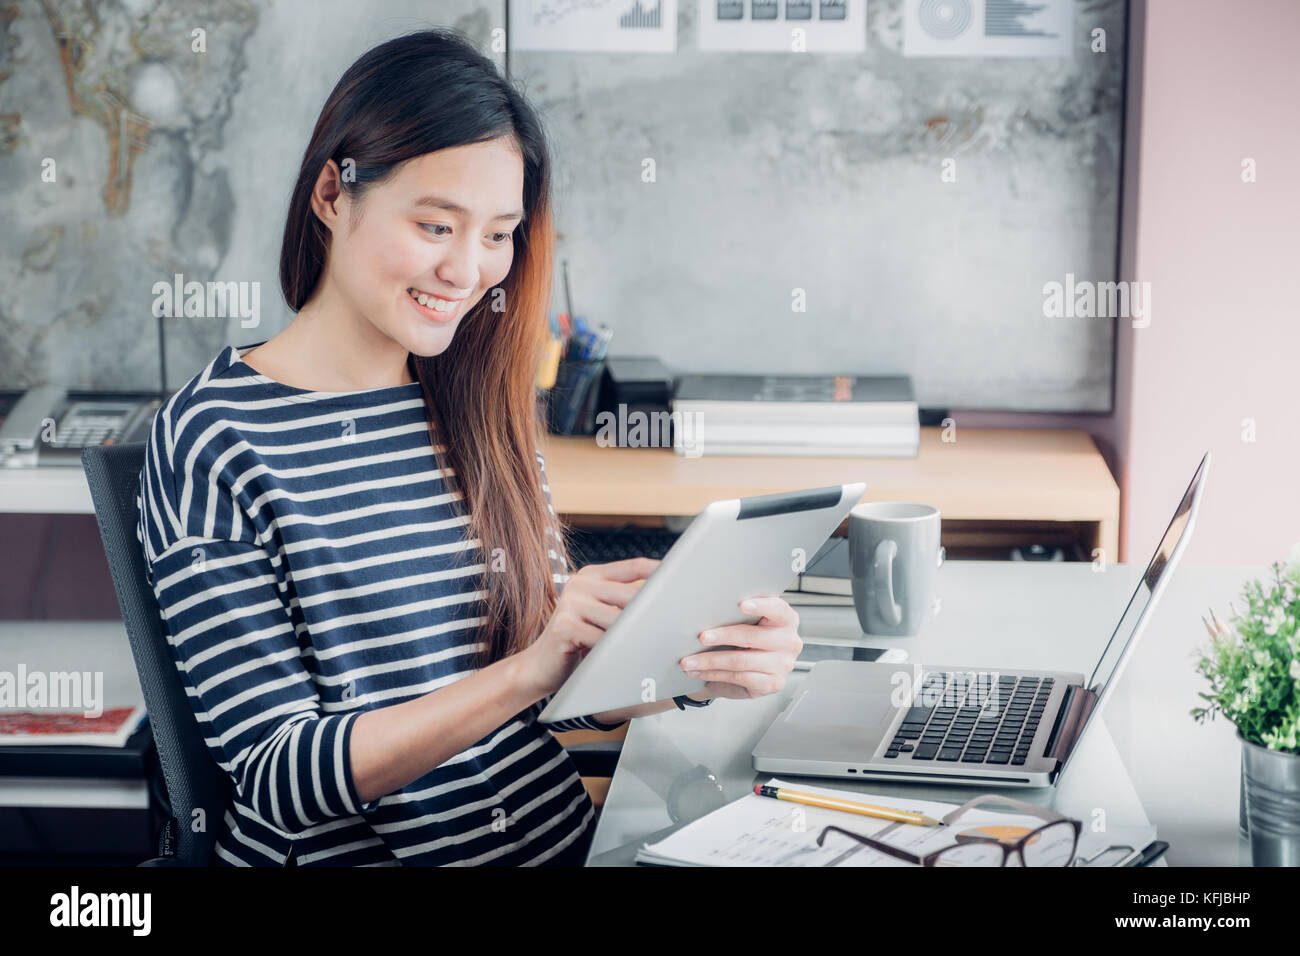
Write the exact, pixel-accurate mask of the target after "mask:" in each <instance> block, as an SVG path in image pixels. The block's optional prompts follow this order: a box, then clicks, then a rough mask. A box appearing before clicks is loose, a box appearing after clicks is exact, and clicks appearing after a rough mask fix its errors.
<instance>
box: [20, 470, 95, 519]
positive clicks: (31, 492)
mask: <svg viewBox="0 0 1300 956" xmlns="http://www.w3.org/2000/svg"><path fill="white" fill-rule="evenodd" d="M94 513H95V508H94V506H93V505H92V504H91V501H90V485H89V484H87V482H86V473H85V472H84V471H82V469H81V466H80V465H78V466H77V467H75V468H73V467H63V466H60V467H50V466H46V467H44V468H3V467H0V514H49V515H89V514H94Z"/></svg>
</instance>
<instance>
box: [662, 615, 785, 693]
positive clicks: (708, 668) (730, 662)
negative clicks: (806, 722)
mask: <svg viewBox="0 0 1300 956" xmlns="http://www.w3.org/2000/svg"><path fill="white" fill-rule="evenodd" d="M751 604H752V609H751V606H750V605H751ZM740 610H741V611H742V612H744V613H745V614H761V615H762V617H761V618H760V619H759V621H758V623H757V624H729V625H727V626H725V627H714V628H710V629H709V630H707V631H703V632H701V633H700V636H699V640H700V650H699V651H697V652H695V653H693V654H691V655H689V656H688V657H683V658H682V660H681V664H682V670H684V671H686V673H687V674H689V675H691V676H692V677H697V678H699V679H700V680H703V681H708V683H707V685H706V686H705V688H704V692H705V693H708V694H709V695H710V696H712V697H733V698H739V699H742V700H744V699H747V698H750V697H762V696H764V695H766V694H774V693H776V692H777V691H779V690H780V689H781V688H783V687H784V686H785V677H786V675H787V674H789V673H790V671H791V670H793V669H794V662H795V658H797V657H798V656H799V652H800V651H801V650H803V640H802V639H801V638H800V637H799V633H798V629H799V615H798V614H796V613H795V611H794V608H792V607H791V606H790V605H789V604H787V603H786V602H785V601H784V600H782V599H781V598H779V597H756V598H750V599H749V600H747V601H741V602H740ZM710 634H714V635H716V639H714V640H712V641H710V640H708V639H707V638H708V636H709V635H710ZM712 644H723V645H726V644H731V645H735V646H738V647H741V648H743V650H734V651H732V650H726V651H720V650H709V647H710V645H712ZM696 693H699V692H695V693H692V695H691V696H692V697H694V696H695V694H696Z"/></svg>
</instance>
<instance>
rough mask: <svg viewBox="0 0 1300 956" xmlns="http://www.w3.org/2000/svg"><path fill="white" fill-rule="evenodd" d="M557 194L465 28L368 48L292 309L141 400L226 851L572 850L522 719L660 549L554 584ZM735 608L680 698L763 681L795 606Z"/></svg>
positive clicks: (778, 669)
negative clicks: (221, 797) (544, 390)
mask: <svg viewBox="0 0 1300 956" xmlns="http://www.w3.org/2000/svg"><path fill="white" fill-rule="evenodd" d="M549 189H550V170H549V164H548V159H547V151H546V145H545V142H544V139H543V134H542V130H541V128H540V124H539V122H538V119H537V117H536V115H535V114H534V112H533V111H532V109H531V108H530V106H529V105H528V104H527V103H526V102H525V101H524V99H523V98H522V97H521V96H520V94H519V93H518V92H516V91H515V90H514V89H513V88H512V87H511V86H509V85H508V84H507V83H506V82H504V81H503V80H502V79H501V78H500V77H499V75H498V74H497V72H496V70H495V68H494V67H493V65H492V63H491V62H490V61H489V60H487V59H486V58H484V57H482V56H481V55H479V54H478V53H477V52H476V51H475V50H474V49H473V48H472V47H470V46H468V45H467V44H466V43H465V42H464V41H463V40H461V39H460V38H458V36H457V35H456V34H454V33H452V32H450V31H441V30H437V31H426V32H421V33H416V34H413V35H409V36H405V37H401V38H399V39H396V40H392V41H390V42H388V43H385V44H382V45H381V46H378V47H376V48H375V49H372V50H370V51H369V52H368V53H366V54H365V55H364V56H362V57H361V58H360V59H359V60H358V61H357V62H356V63H355V64H353V65H352V67H351V68H349V69H348V71H347V73H346V74H345V75H344V76H343V78H342V79H341V80H340V81H339V83H338V85H337V86H336V87H335V88H334V91H333V92H332V93H331V94H330V97H329V100H328V101H327V102H326V104H325V106H324V108H323V109H322V111H321V114H320V117H319V119H318V120H317V123H316V127H315V130H314V132H313V133H312V137H311V142H310V143H309V144H308V146H307V150H306V153H305V154H304V156H303V161H302V166H301V169H300V171H299V175H298V179H297V182H296V184H295V186H294V190H293V194H292V196H291V197H290V203H289V212H288V221H287V224H286V226H285V231H284V239H283V245H282V248H281V257H280V278H281V285H282V288H283V291H284V295H285V297H286V299H287V300H288V302H289V305H290V307H291V308H292V309H293V310H294V311H295V312H296V313H297V315H296V316H295V318H294V319H293V321H292V322H291V323H290V324H289V326H288V327H287V328H286V329H285V330H284V331H283V332H281V333H280V334H279V335H277V336H275V337H274V338H272V339H271V340H269V341H267V342H264V343H260V344H258V345H256V346H255V347H252V348H247V349H236V348H233V347H231V348H227V349H226V350H225V351H224V352H222V354H221V355H219V356H218V357H217V358H216V359H215V360H214V361H213V362H212V363H211V364H210V365H209V366H208V367H207V368H205V369H204V370H203V371H202V372H201V373H200V374H199V375H198V376H196V377H195V378H194V379H193V380H192V381H191V382H189V383H188V384H187V385H186V386H185V387H184V388H182V389H181V390H180V391H179V392H178V393H177V394H176V396H175V397H174V398H172V399H171V401H170V402H169V403H168V404H167V405H166V406H165V407H164V408H163V409H162V410H161V411H160V413H159V415H158V417H157V420H156V422H155V424H154V428H153V433H152V437H151V439H150V447H149V449H148V451H147V455H146V465H145V469H144V473H143V475H142V479H141V481H142V483H141V528H140V533H141V540H142V543H143V546H144V549H145V554H146V557H147V560H148V563H149V568H150V577H151V583H152V585H153V588H154V590H155V593H156V594H157V595H158V600H159V604H160V605H161V607H162V610H163V615H164V618H165V620H166V624H167V630H168V634H169V640H170V643H171V646H172V648H173V652H174V656H175V658H176V662H177V666H178V667H179V669H180V671H181V674H182V676H183V678H184V680H185V682H186V685H187V688H188V692H189V696H190V700H191V702H192V704H193V706H194V709H195V713H196V715H197V717H198V719H199V722H200V725H201V727H202V729H203V732H204V736H205V739H206V740H207V743H208V746H209V748H210V749H211V751H212V754H213V756H214V757H215V758H216V760H217V762H218V763H219V764H220V766H221V767H222V768H223V769H225V770H226V771H227V772H229V773H230V774H231V777H232V779H233V781H234V784H235V796H234V800H233V803H232V805H231V806H230V807H228V808H225V813H224V819H223V820H222V823H221V826H220V829H219V834H218V839H217V844H216V861H217V862H218V863H221V864H231V865H283V864H285V863H286V862H289V861H290V860H292V862H293V863H294V864H296V865H306V864H334V865H395V864H481V863H491V864H507V865H534V864H543V863H561V864H580V863H581V862H582V861H583V859H584V858H585V852H586V848H587V846H588V844H589V842H590V838H591V829H592V826H591V824H592V820H593V817H594V810H593V807H592V805H591V802H590V800H589V799H588V797H587V793H586V790H585V789H584V787H583V785H582V783H581V781H580V780H579V778H578V776H577V774H576V772H575V769H574V766H573V763H572V761H571V760H570V759H569V757H568V756H567V754H566V753H565V752H564V750H563V748H562V747H561V746H560V745H559V742H558V741H557V740H556V739H555V737H554V735H553V734H552V733H551V732H550V729H548V728H547V727H546V726H543V725H540V724H539V723H538V722H537V716H538V714H539V713H540V712H541V709H542V708H543V707H545V705H546V703H547V701H548V699H549V698H550V696H551V695H552V694H553V693H554V692H555V691H556V690H557V689H558V688H559V686H560V685H561V684H562V683H563V682H564V680H565V678H566V677H567V676H568V675H569V673H570V672H571V671H572V670H573V668H574V667H575V666H576V665H577V662H578V661H579V660H580V659H581V658H582V656H583V655H584V654H585V653H586V652H587V650H588V649H590V647H591V646H592V644H594V642H595V641H596V640H598V639H599V637H600V636H601V634H602V633H603V632H604V630H605V629H606V628H608V627H609V625H610V624H611V623H612V622H613V620H614V618H615V617H616V616H617V615H618V613H619V610H620V609H621V608H622V607H624V606H625V605H626V603H627V602H628V600H629V599H630V598H631V597H632V595H633V594H634V593H635V592H636V589H637V587H638V582H640V581H641V580H642V579H643V578H645V577H646V576H647V575H648V574H649V573H650V572H651V571H652V570H653V569H654V567H655V564H656V562H654V561H651V560H649V559H633V560H629V561H619V562H615V563H611V564H605V565H594V566H588V567H584V568H582V569H581V570H580V571H578V572H577V573H575V574H574V575H573V576H572V577H569V576H568V575H567V573H566V569H567V562H566V560H565V548H564V543H563V540H562V538H561V537H560V536H559V534H558V532H557V531H556V530H555V527H554V526H555V525H556V524H558V520H557V519H556V517H555V512H554V510H553V509H552V508H551V502H550V493H549V488H548V486H547V485H546V484H545V463H544V461H543V460H542V456H541V454H540V452H539V451H538V444H539V441H538V439H539V432H538V428H539V425H538V422H539V416H538V415H537V408H536V404H535V393H534V384H533V383H534V377H535V373H536V369H537V366H538V360H539V351H538V350H539V348H540V343H541V341H542V328H543V326H544V324H545V322H546V310H547V307H548V303H549V297H550V288H549V287H550V277H551V271H552V244H553V233H552V225H551V214H550V207H549ZM559 585H564V586H563V588H562V591H561V589H560V588H559ZM754 613H757V614H761V615H763V617H762V619H761V620H760V622H759V624H757V625H753V626H750V625H736V626H732V627H727V628H721V629H719V630H720V632H721V633H720V637H719V641H720V643H725V644H731V645H740V646H743V647H746V648H747V650H744V651H715V652H711V653H710V652H708V651H707V644H706V643H704V642H703V641H704V638H703V637H702V638H701V640H702V643H701V650H702V651H703V652H704V653H701V654H699V655H695V656H696V657H699V658H702V660H701V661H699V662H696V661H694V660H691V659H687V660H686V661H684V662H683V667H685V668H687V670H688V671H689V672H690V673H692V674H694V675H696V676H698V677H699V678H701V679H702V680H704V681H706V682H707V684H706V685H705V686H704V688H703V689H702V690H701V691H698V692H696V693H694V694H691V695H690V697H691V698H692V700H693V701H694V702H696V703H702V702H706V701H708V700H711V699H712V698H714V697H719V696H721V697H734V698H745V697H754V696H758V695H762V694H767V693H771V692H773V691H775V690H777V689H779V688H780V687H781V686H782V684H783V683H784V678H785V675H786V674H788V673H789V671H790V670H791V668H792V666H793V662H794V658H795V657H796V656H797V654H798V652H799V649H800V647H801V642H800V640H799V637H798V635H797V633H796V627H797V624H798V619H797V617H796V616H795V614H794V612H793V611H792V610H791V609H790V607H789V606H788V605H787V604H786V603H785V602H784V601H782V600H780V599H779V598H759V599H757V606H756V608H755V611H754ZM685 703H686V702H685V701H682V704H679V705H678V706H683V705H684V704H685ZM673 707H674V701H660V702H656V703H651V704H643V705H640V706H637V707H630V708H626V709H623V710H617V711H610V712H606V713H601V714H595V715H591V716H589V717H584V718H578V719H575V720H570V721H565V722H563V723H562V724H554V725H551V726H552V727H558V728H561V729H576V728H590V729H600V730H609V729H613V728H614V727H617V726H618V725H620V724H621V723H622V722H624V721H625V720H628V719H629V718H632V717H636V716H641V715H645V714H654V713H660V712H662V711H665V710H669V709H672V708H673Z"/></svg>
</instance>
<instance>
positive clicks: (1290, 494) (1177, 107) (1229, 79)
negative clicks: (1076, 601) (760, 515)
mask: <svg viewBox="0 0 1300 956" xmlns="http://www.w3.org/2000/svg"><path fill="white" fill-rule="evenodd" d="M1131 38H1132V41H1133V42H1132V48H1131V55H1130V60H1129V84H1130V85H1129V100H1128V104H1129V105H1128V109H1129V113H1128V133H1127V136H1128V141H1127V148H1126V169H1125V183H1124V197H1125V199H1124V206H1125V208H1124V215H1123V219H1124V234H1123V240H1122V242H1121V260H1122V267H1121V276H1120V278H1122V279H1128V280H1135V281H1139V282H1150V283H1151V302H1152V309H1151V324H1150V326H1149V327H1147V328H1142V329H1134V328H1132V327H1131V324H1130V323H1129V322H1124V321H1121V322H1120V324H1119V338H1118V341H1117V346H1116V352H1117V355H1116V409H1115V414H1114V415H1112V416H1097V415H1041V416H1030V415H1011V414H996V413H976V412H965V413H962V414H961V415H960V417H959V419H958V420H959V421H960V422H962V423H963V424H965V425H968V426H975V427H978V426H979V425H987V426H998V425H1000V426H1018V427H1052V428H1060V427H1074V428H1084V429H1086V430H1088V431H1089V432H1090V433H1091V434H1092V435H1093V437H1094V438H1095V439H1096V440H1097V441H1098V444H1099V446H1100V447H1101V448H1102V450H1103V453H1104V454H1106V457H1107V461H1108V462H1109V464H1110V465H1111V469H1112V471H1114V472H1116V473H1117V476H1118V481H1119V485H1120V490H1121V497H1122V501H1123V506H1122V507H1123V514H1122V519H1121V559H1122V560H1125V561H1145V560H1146V559H1147V557H1149V551H1150V550H1151V549H1152V548H1153V547H1154V544H1155V542H1156V541H1157V540H1158V538H1159V536H1160V534H1161V533H1162V532H1163V531H1164V526H1165V523H1166V522H1167V521H1168V520H1169V515H1170V513H1171V512H1172V510H1173V506H1174V504H1175V503H1176V501H1177V499H1178V496H1179V494H1180V493H1181V492H1182V490H1183V488H1184V487H1185V486H1186V483H1187V480H1188V479H1189V478H1190V477H1191V474H1192V471H1193V469H1194V468H1195V466H1196V463H1197V461H1198V460H1199V459H1200V456H1201V454H1202V453H1203V452H1205V451H1207V450H1208V451H1210V452H1212V453H1213V457H1214V462H1213V465H1212V466H1211V471H1210V475H1209V479H1208V481H1207V484H1206V494H1205V499H1204V500H1203V502H1202V508H1201V514H1200V517H1199V519H1198V524H1197V530H1196V535H1195V538H1194V539H1193V541H1192V544H1191V546H1190V547H1189V549H1188V551H1187V555H1186V560H1187V561H1189V562H1201V563H1213V564H1220V563H1223V564H1230V563H1245V564H1256V563H1261V564H1264V563H1269V562H1271V561H1273V560H1277V559H1281V558H1282V557H1283V556H1284V555H1285V554H1286V552H1287V550H1288V549H1289V548H1290V546H1291V545H1292V544H1294V543H1296V542H1298V541H1300V165H1298V164H1300V122H1298V120H1300V54H1298V53H1297V51H1298V50H1300V2H1297V0H1246V2H1237V3H1231V4H1228V3H1224V2H1223V0H1134V2H1133V23H1132V30H1131ZM1247 157H1249V158H1252V159H1254V160H1255V163H1256V174H1257V181H1256V182H1255V183H1252V184H1246V183H1243V182H1242V180H1241V163H1242V160H1243V159H1245V158H1247ZM1245 419H1253V422H1254V432H1255V441H1253V442H1247V441H1243V440H1242V437H1243V429H1244V427H1246V426H1243V420H1245Z"/></svg>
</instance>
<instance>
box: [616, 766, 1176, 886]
mask: <svg viewBox="0 0 1300 956" xmlns="http://www.w3.org/2000/svg"><path fill="white" fill-rule="evenodd" d="M767 782H768V783H769V784H770V785H771V786H775V787H786V788H788V789H791V790H798V791H801V792H803V793H812V794H818V795H820V796H827V797H838V798H840V799H845V800H853V801H856V802H859V803H870V804H874V805H875V806H880V807H891V808H894V809H898V810H914V811H919V812H921V813H924V814H927V815H928V816H932V817H934V818H935V819H941V818H942V817H943V816H944V815H945V814H947V813H950V812H951V811H952V810H955V809H956V808H957V806H958V804H954V803H939V802H936V801H932V800H914V799H910V798H900V797H896V796H885V795H883V794H871V793H859V792H857V791H850V790H834V789H830V788H827V787H814V786H809V785H807V784H805V783H803V782H799V783H791V782H789V781H785V780H778V779H776V778H773V779H771V780H769V781H767ZM1043 822H1044V821H1043V819H1042V818H1041V817H1037V816H1033V815H1022V814H1016V813H1006V812H1000V811H994V810H982V809H980V810H972V811H968V812H967V813H965V814H963V815H962V818H961V821H960V822H959V823H958V825H957V827H956V831H960V830H967V829H973V828H974V827H977V826H981V825H985V824H990V823H997V824H1001V825H1004V826H1023V827H1026V828H1028V829H1036V828H1037V827H1040V826H1042V825H1043ZM825 826H838V827H843V828H844V829H846V830H851V831H853V832H855V833H861V834H863V835H864V836H871V837H874V838H876V839H878V840H883V841H885V842H886V843H889V844H891V845H893V846H897V847H901V848H903V849H906V850H908V851H910V852H912V853H915V854H917V855H918V856H925V855H926V854H927V853H930V852H932V851H934V850H938V849H941V848H942V847H946V846H949V845H951V844H952V843H953V842H954V832H955V830H954V828H950V827H921V826H914V825H912V824H907V823H894V822H892V821H889V820H880V819H877V818H875V817H867V816H862V815H861V814H857V813H846V812H844V811H842V810H826V809H823V808H821V807H809V806H804V805H802V804H798V803H790V802H789V801H785V800H775V799H773V798H771V797H760V796H758V795H757V794H755V793H749V794H746V795H745V796H743V797H741V798H740V799H739V800H734V801H732V802H731V803H729V804H727V805H726V806H725V807H721V808H719V809H717V810H715V811H713V812H712V813H710V814H708V815H707V816H704V817H701V818H700V819H698V820H695V821H694V822H692V823H688V824H687V825H686V826H684V827H682V828H681V829H679V830H677V831H676V832H675V833H673V834H671V835H669V836H668V837H665V838H664V839H662V840H660V841H658V842H657V843H653V844H649V843H648V844H644V845H643V846H642V847H641V848H640V849H639V850H637V853H636V862H638V863H645V864H650V865H654V866H912V865H914V864H910V863H907V862H905V861H903V860H899V859H895V858H894V857H891V856H888V855H887V854H883V853H880V852H877V851H876V850H873V849H871V848H870V847H868V846H866V845H858V846H856V847H852V848H850V849H849V851H848V852H845V844H844V843H842V842H841V843H839V844H830V841H828V844H829V845H826V846H821V847H819V846H817V834H818V833H820V832H821V829H822V827H825ZM1155 837H1156V830H1155V827H1151V826H1148V827H1130V828H1125V829H1124V830H1123V832H1117V831H1115V830H1114V829H1113V828H1112V830H1111V831H1110V832H1107V833H1092V832H1085V833H1084V834H1083V835H1081V836H1080V839H1079V849H1078V853H1077V855H1078V856H1088V857H1091V856H1092V855H1093V854H1094V853H1096V852H1098V851H1100V850H1104V849H1105V848H1106V847H1107V846H1110V845H1113V844H1128V845H1133V846H1140V847H1144V846H1147V845H1149V844H1150V843H1151V842H1152V841H1154V840H1155ZM1134 841H1137V842H1134ZM1114 862H1115V861H1114V860H1113V859H1108V860H1107V864H1106V865H1113V863H1114Z"/></svg>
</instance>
